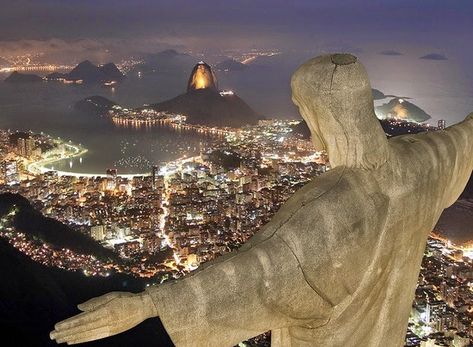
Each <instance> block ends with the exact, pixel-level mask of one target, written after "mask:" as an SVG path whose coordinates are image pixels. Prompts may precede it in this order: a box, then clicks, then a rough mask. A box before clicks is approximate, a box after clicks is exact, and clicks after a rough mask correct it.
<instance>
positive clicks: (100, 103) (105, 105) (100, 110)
mask: <svg viewBox="0 0 473 347" xmlns="http://www.w3.org/2000/svg"><path fill="white" fill-rule="evenodd" d="M115 105H117V104H116V103H115V102H113V101H111V100H109V99H107V98H104V97H103V96H99V95H94V96H90V97H88V98H85V99H82V100H79V101H77V102H76V103H75V104H74V109H76V110H78V111H82V112H86V113H93V114H98V115H101V114H105V113H107V112H108V111H109V110H111V109H112V107H113V106H115Z"/></svg>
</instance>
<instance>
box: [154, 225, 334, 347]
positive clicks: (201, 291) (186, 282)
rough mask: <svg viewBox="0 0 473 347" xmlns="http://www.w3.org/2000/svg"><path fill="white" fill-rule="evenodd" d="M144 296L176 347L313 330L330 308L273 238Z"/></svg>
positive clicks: (226, 343) (230, 343)
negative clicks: (301, 327)
mask: <svg viewBox="0 0 473 347" xmlns="http://www.w3.org/2000/svg"><path fill="white" fill-rule="evenodd" d="M250 244H251V242H250ZM148 292H149V293H150V295H151V297H152V298H153V302H154V303H155V304H156V306H157V308H158V312H159V315H160V317H161V320H162V322H163V324H164V327H165V328H166V330H167V332H168V333H169V335H170V336H171V339H172V340H173V342H174V343H175V345H176V346H219V347H221V346H233V345H235V344H237V343H239V342H240V341H243V340H245V339H248V338H250V337H253V336H256V335H258V334H261V333H263V332H265V331H268V330H271V329H277V328H282V327H288V326H293V325H305V326H307V327H317V326H320V325H322V324H324V323H326V321H327V320H328V316H329V314H330V309H331V307H330V305H329V304H328V303H327V302H325V301H324V300H323V299H322V298H321V297H319V296H318V295H317V293H316V292H315V291H314V290H313V288H311V287H310V286H309V284H308V283H307V282H306V280H305V278H304V275H303V273H302V271H301V269H300V265H299V263H298V261H297V259H296V258H295V256H294V254H293V252H292V251H291V250H290V249H289V247H288V246H287V245H286V243H285V242H284V241H283V240H282V239H280V238H279V236H277V235H276V234H275V235H274V236H272V237H270V238H268V239H266V240H265V241H262V242H260V243H257V244H256V245H255V246H253V247H245V250H244V251H238V252H233V253H231V254H228V255H227V256H223V257H222V259H218V260H217V261H215V262H211V263H209V265H207V266H205V265H204V268H203V269H201V270H198V271H196V273H193V274H190V275H188V276H186V277H185V278H183V279H182V280H177V281H174V282H172V283H166V284H164V285H161V286H156V287H152V288H150V289H148Z"/></svg>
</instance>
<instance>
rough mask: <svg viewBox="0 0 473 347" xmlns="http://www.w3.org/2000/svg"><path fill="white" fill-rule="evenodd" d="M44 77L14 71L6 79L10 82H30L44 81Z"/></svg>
mask: <svg viewBox="0 0 473 347" xmlns="http://www.w3.org/2000/svg"><path fill="white" fill-rule="evenodd" d="M43 81H44V80H43V78H42V77H40V76H38V75H34V74H23V73H20V72H18V71H13V72H12V73H11V75H10V76H8V77H7V78H6V79H5V82H8V83H29V82H43Z"/></svg>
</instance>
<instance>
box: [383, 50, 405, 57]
mask: <svg viewBox="0 0 473 347" xmlns="http://www.w3.org/2000/svg"><path fill="white" fill-rule="evenodd" d="M379 54H381V55H390V56H396V55H404V54H403V53H401V52H398V51H395V50H392V49H388V50H386V51H381V52H379Z"/></svg>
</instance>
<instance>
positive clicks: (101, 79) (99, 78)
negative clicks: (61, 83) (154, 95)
mask: <svg viewBox="0 0 473 347" xmlns="http://www.w3.org/2000/svg"><path fill="white" fill-rule="evenodd" d="M124 77H125V76H124V75H123V74H122V73H121V72H120V70H118V68H117V66H116V65H115V64H113V63H108V64H105V65H100V66H97V65H94V64H92V63H91V62H90V61H88V60H85V61H83V62H81V63H79V64H78V65H77V66H76V67H75V68H74V69H72V70H71V71H70V72H69V73H58V72H54V73H52V74H49V75H48V76H46V78H47V79H48V80H62V79H64V80H68V81H83V82H84V83H106V82H120V81H121V80H123V78H124Z"/></svg>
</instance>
